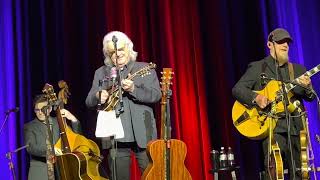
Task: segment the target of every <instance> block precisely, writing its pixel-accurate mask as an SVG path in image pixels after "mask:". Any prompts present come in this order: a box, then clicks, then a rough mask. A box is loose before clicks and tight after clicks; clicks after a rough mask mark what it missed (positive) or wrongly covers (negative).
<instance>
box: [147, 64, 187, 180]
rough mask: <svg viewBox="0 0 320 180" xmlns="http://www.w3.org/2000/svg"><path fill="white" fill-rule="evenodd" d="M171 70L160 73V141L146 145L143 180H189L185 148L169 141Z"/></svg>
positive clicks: (177, 142)
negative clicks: (148, 160)
mask: <svg viewBox="0 0 320 180" xmlns="http://www.w3.org/2000/svg"><path fill="white" fill-rule="evenodd" d="M172 74H173V72H172V69H171V68H164V69H163V72H162V78H161V79H162V82H161V86H162V89H161V91H162V98H161V133H160V134H161V139H158V140H154V141H151V142H149V143H148V145H147V153H148V156H149V158H150V164H148V167H147V169H146V170H145V171H144V173H143V175H142V179H143V180H155V179H157V180H191V179H192V177H191V175H190V173H189V171H188V169H187V168H186V167H185V164H184V160H185V157H186V155H187V146H186V144H185V143H184V142H183V141H180V140H178V139H171V122H170V101H169V100H170V96H171V90H170V85H171V84H172V82H171V79H172Z"/></svg>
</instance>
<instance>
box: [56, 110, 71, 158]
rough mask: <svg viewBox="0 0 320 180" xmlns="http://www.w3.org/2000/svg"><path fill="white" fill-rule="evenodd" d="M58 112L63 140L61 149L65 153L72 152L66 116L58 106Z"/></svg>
mask: <svg viewBox="0 0 320 180" xmlns="http://www.w3.org/2000/svg"><path fill="white" fill-rule="evenodd" d="M56 114H57V121H58V125H59V129H60V138H61V142H62V146H61V150H62V152H63V153H70V152H71V150H70V145H69V141H68V137H67V130H66V126H67V125H66V122H65V120H64V118H63V117H62V116H61V111H60V107H57V110H56Z"/></svg>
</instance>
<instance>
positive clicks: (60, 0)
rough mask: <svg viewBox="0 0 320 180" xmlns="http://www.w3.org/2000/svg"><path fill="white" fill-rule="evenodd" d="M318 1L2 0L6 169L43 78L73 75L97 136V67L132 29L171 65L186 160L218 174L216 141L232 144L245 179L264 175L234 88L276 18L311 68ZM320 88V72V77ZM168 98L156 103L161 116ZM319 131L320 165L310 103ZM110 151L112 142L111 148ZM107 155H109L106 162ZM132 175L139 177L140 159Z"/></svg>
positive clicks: (204, 175) (21, 169)
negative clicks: (115, 35) (235, 112)
mask: <svg viewBox="0 0 320 180" xmlns="http://www.w3.org/2000/svg"><path fill="white" fill-rule="evenodd" d="M317 7H319V2H316V1H311V0H307V1H303V2H302V1H296V0H293V1H292V0H290V1H289V0H287V1H285V0H284V1H276V0H270V1H250V2H245V1H235V0H216V1H211V0H202V1H195V0H194V1H193V0H174V1H172V0H161V1H160V0H158V1H149V0H131V1H129V0H128V1H125V0H107V1H101V0H92V1H87V0H77V1H72V0H55V1H45V0H2V1H1V2H0V60H1V63H0V65H1V71H0V75H1V76H0V80H1V81H0V84H1V86H0V87H1V88H0V115H1V116H0V123H1V124H2V123H3V122H4V118H5V116H4V114H5V113H4V112H5V111H6V110H7V109H9V108H13V107H20V111H19V112H18V113H15V114H14V113H13V114H10V116H9V118H8V122H7V123H6V125H5V126H4V131H3V132H2V133H1V134H0V143H1V145H0V168H1V170H2V173H0V179H10V178H11V173H10V171H9V168H8V166H7V163H8V160H7V159H6V157H5V154H6V153H7V152H8V151H13V150H14V149H16V148H18V147H21V146H23V145H24V140H23V124H24V123H26V122H29V121H30V120H32V119H33V108H32V98H33V97H34V95H36V94H39V93H41V89H42V87H43V85H44V83H46V82H48V83H51V84H53V85H54V86H55V88H56V91H57V90H58V88H57V82H58V81H59V80H61V79H64V80H66V81H67V82H68V84H69V86H70V91H71V93H72V95H71V99H70V102H69V104H68V105H67V108H68V109H69V110H70V111H71V112H73V113H74V114H75V115H76V116H77V117H78V118H79V119H80V120H81V123H82V126H83V129H84V134H85V135H86V136H87V137H88V138H91V139H94V140H95V141H97V143H99V140H98V139H95V137H94V130H95V112H94V111H90V110H88V109H87V108H86V107H85V103H84V101H85V98H86V95H87V93H88V91H89V89H90V87H91V81H92V79H93V74H94V71H95V69H97V68H98V67H100V66H101V65H103V55H102V38H103V36H104V35H105V34H106V33H107V32H109V31H112V30H120V31H123V32H125V33H126V34H128V36H129V37H130V38H131V39H132V41H133V42H134V45H135V46H134V49H135V50H136V51H138V52H139V55H138V60H139V61H145V62H154V63H156V64H157V66H158V67H157V72H158V75H159V77H160V76H161V74H160V72H161V69H162V68H163V67H172V68H173V69H174V71H175V75H174V79H173V86H172V89H173V96H172V101H171V102H172V103H171V112H172V116H171V117H172V126H173V137H174V138H177V139H181V140H183V141H184V142H185V143H186V144H187V146H188V154H187V157H186V162H185V163H186V165H187V168H188V169H189V171H190V173H191V175H192V177H193V179H195V180H202V179H213V177H212V175H210V174H209V169H210V168H211V165H210V159H209V151H210V150H211V149H212V148H215V149H219V148H220V147H221V146H225V147H228V146H230V147H232V148H233V149H234V151H235V155H236V161H237V163H238V164H240V165H241V170H240V176H241V179H245V180H247V179H258V174H259V171H261V170H262V161H261V148H260V142H259V141H251V140H248V139H246V138H245V137H243V136H241V135H239V134H238V132H237V131H236V129H235V128H234V127H233V125H232V120H231V107H232V104H233V101H234V99H233V98H232V96H231V88H232V87H233V85H234V84H235V82H236V81H237V80H238V79H239V78H240V76H241V75H242V74H243V73H244V71H245V69H246V67H247V64H248V63H249V62H251V61H255V60H259V59H261V58H263V57H264V56H266V55H267V53H268V51H267V47H266V37H267V35H268V32H270V31H271V30H273V29H274V28H276V27H284V28H286V29H288V31H289V32H290V33H291V35H292V36H293V38H294V43H293V44H292V46H291V52H290V57H291V59H292V61H293V62H297V63H302V64H304V65H305V66H306V67H307V69H310V68H312V67H313V66H315V65H317V64H319V62H320V61H319V57H318V53H317V52H319V51H320V47H319V45H318V41H319V40H320V39H319V38H320V37H319V36H320V35H319V34H318V32H320V21H319V17H320V13H319V12H318V11H317ZM312 79H313V83H314V87H315V89H316V91H317V92H318V93H319V92H320V90H319V89H320V87H319V86H320V85H319V75H316V76H315V77H313V78H312ZM159 108H160V106H159V104H158V105H156V106H155V110H156V112H157V119H158V120H159V119H160V116H159V112H160V109H159ZM307 108H308V114H309V119H310V129H311V139H312V143H313V147H314V151H315V152H314V153H315V155H316V157H315V158H316V165H318V166H319V165H320V162H319V155H318V154H320V152H319V151H320V148H319V144H317V142H316V141H315V138H314V137H315V134H317V133H318V134H319V129H320V121H319V116H318V115H317V105H316V103H315V102H314V103H308V104H307ZM104 153H106V152H104ZM13 162H14V165H15V168H16V174H17V178H18V179H27V169H28V155H27V153H26V152H25V150H22V151H20V152H17V153H15V154H13ZM105 165H106V163H105V162H104V163H103V166H104V167H105ZM132 173H133V176H132V179H139V175H140V174H139V172H138V168H137V166H136V164H135V163H134V164H133V166H132Z"/></svg>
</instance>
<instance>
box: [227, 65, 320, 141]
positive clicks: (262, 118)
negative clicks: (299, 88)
mask: <svg viewBox="0 0 320 180" xmlns="http://www.w3.org/2000/svg"><path fill="white" fill-rule="evenodd" d="M319 71H320V64H319V65H318V66H316V67H314V68H312V69H311V70H309V71H307V72H306V73H304V74H303V75H306V76H309V77H311V76H313V75H314V74H316V73H318V72H319ZM296 84H298V78H297V79H295V80H293V81H292V83H287V84H285V91H286V92H285V93H287V94H288V98H289V105H288V110H289V112H290V113H291V112H293V111H294V110H295V107H294V105H293V104H292V102H291V101H292V99H291V98H292V97H293V93H292V92H291V90H292V89H293V88H294V87H295V86H296ZM255 92H256V93H258V94H261V95H264V96H266V97H267V98H268V99H269V100H270V101H271V102H273V103H275V105H276V106H275V108H276V111H275V112H274V114H270V108H271V105H269V106H267V107H266V108H264V109H261V108H259V107H258V106H255V107H252V108H249V107H248V106H246V105H244V104H241V103H240V102H239V101H236V102H235V103H234V105H233V108H232V120H233V125H234V126H235V127H236V128H237V130H238V131H239V132H240V133H241V134H242V135H244V136H246V137H248V138H250V139H264V138H265V137H267V136H268V129H269V128H274V126H275V124H276V123H272V124H273V127H269V123H268V122H269V121H270V120H272V119H275V117H277V115H279V114H282V113H283V112H284V105H283V102H282V98H281V94H282V93H281V92H282V88H281V82H279V81H276V80H271V81H269V82H268V83H267V85H266V87H264V88H263V89H262V90H261V91H255Z"/></svg>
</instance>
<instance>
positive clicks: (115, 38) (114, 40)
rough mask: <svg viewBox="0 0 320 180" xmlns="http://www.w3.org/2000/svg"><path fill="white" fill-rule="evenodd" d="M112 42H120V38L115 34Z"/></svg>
mask: <svg viewBox="0 0 320 180" xmlns="http://www.w3.org/2000/svg"><path fill="white" fill-rule="evenodd" d="M112 42H113V43H116V42H118V38H117V37H116V36H115V35H113V36H112Z"/></svg>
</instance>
